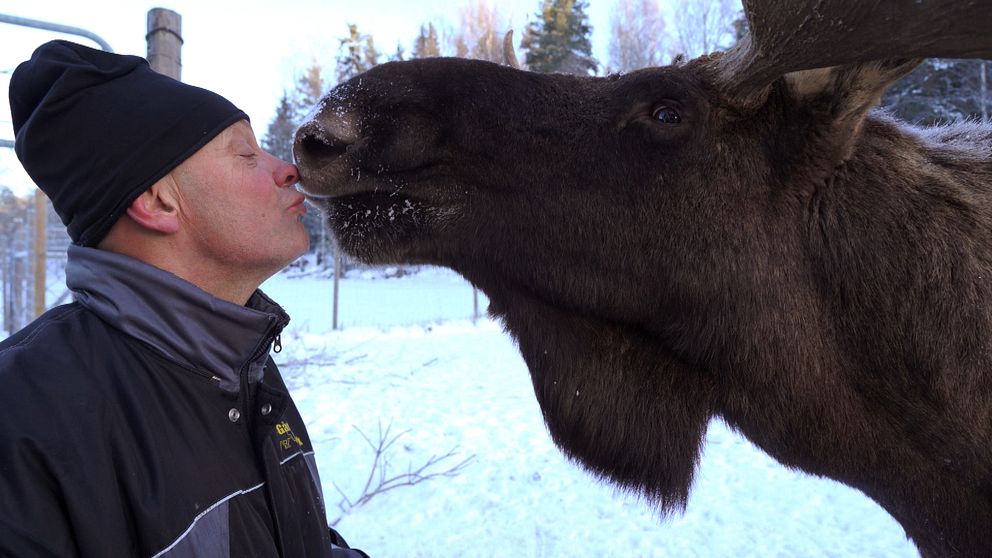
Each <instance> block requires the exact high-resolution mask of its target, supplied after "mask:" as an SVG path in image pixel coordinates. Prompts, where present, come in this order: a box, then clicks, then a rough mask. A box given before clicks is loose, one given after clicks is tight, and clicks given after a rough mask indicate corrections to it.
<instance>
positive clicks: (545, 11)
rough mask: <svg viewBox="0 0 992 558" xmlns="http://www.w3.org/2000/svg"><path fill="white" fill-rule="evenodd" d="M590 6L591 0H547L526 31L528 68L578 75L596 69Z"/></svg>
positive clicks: (524, 42)
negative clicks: (588, 9) (588, 10)
mask: <svg viewBox="0 0 992 558" xmlns="http://www.w3.org/2000/svg"><path fill="white" fill-rule="evenodd" d="M587 7H588V1H587V0H543V3H542V6H541V12H540V13H539V14H537V19H536V20H535V21H532V22H530V23H529V24H528V25H527V29H526V30H525V32H524V39H523V45H522V46H523V48H524V50H526V51H527V55H526V58H525V60H526V64H527V67H528V68H530V69H531V70H532V71H535V72H543V73H551V72H557V73H565V74H576V75H588V74H589V73H591V72H595V71H596V67H597V66H598V63H597V62H596V59H595V58H593V56H592V41H591V39H590V37H591V36H592V26H591V25H589V18H588V16H587V15H586V8H587Z"/></svg>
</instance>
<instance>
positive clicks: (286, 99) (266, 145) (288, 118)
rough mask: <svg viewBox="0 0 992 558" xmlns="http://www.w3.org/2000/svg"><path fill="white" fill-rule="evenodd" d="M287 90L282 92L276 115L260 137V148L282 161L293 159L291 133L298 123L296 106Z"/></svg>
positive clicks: (294, 130)
mask: <svg viewBox="0 0 992 558" xmlns="http://www.w3.org/2000/svg"><path fill="white" fill-rule="evenodd" d="M294 105H295V103H294V102H293V99H291V98H290V95H289V93H288V92H286V91H283V92H282V98H281V99H279V108H277V109H276V115H275V116H274V117H273V118H272V121H271V122H269V127H268V129H267V130H266V132H265V137H263V138H262V149H264V150H266V151H268V152H269V153H271V154H273V155H275V156H276V157H279V158H280V159H282V160H283V161H292V160H293V134H294V133H295V132H296V128H297V127H298V125H299V122H298V119H297V117H296V112H297V111H296V107H295V106H294Z"/></svg>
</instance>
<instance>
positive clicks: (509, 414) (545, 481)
mask: <svg viewBox="0 0 992 558" xmlns="http://www.w3.org/2000/svg"><path fill="white" fill-rule="evenodd" d="M331 285H332V283H331V281H330V280H329V279H326V278H317V277H313V276H311V277H304V278H295V279H294V278H289V277H288V276H287V275H286V274H283V275H279V276H277V277H275V278H273V279H271V280H269V281H268V282H267V283H266V284H265V285H263V287H262V288H263V290H265V291H266V292H267V293H268V294H270V295H271V296H272V297H273V298H275V299H276V300H277V301H279V302H280V303H282V304H283V306H285V307H286V309H287V310H288V311H289V313H290V314H291V315H292V316H293V322H292V323H291V324H290V325H289V327H288V328H287V330H286V332H284V334H283V337H282V343H283V351H282V353H280V354H278V355H275V357H276V361H277V362H278V363H279V364H280V366H281V368H282V371H283V374H284V375H285V376H286V379H287V382H288V384H289V385H290V388H291V389H292V391H293V395H294V397H295V399H296V402H297V404H298V405H299V407H300V410H301V412H302V413H303V416H304V418H305V419H306V420H307V422H308V427H309V431H310V436H311V437H312V438H313V440H314V443H315V446H316V453H317V461H318V463H319V465H320V474H321V478H322V482H323V485H324V493H325V495H326V496H327V500H328V503H329V509H328V515H329V516H330V518H331V519H334V518H335V517H337V516H340V515H341V513H340V511H339V509H338V507H337V503H338V502H339V501H340V500H341V496H340V494H339V491H338V489H339V488H340V490H341V491H342V492H343V493H344V494H346V495H348V497H349V498H351V499H355V498H356V497H357V496H358V495H359V494H360V492H361V488H362V486H363V485H364V484H365V480H366V477H367V476H368V473H369V469H370V465H371V463H372V458H373V453H372V450H371V449H370V448H369V445H368V443H367V442H366V441H365V439H364V438H363V437H362V434H361V433H360V432H359V430H360V431H361V432H364V433H365V435H367V436H370V437H372V439H373V441H374V440H375V439H376V437H377V434H378V429H379V427H380V425H381V426H382V427H383V428H385V427H386V426H387V425H391V428H392V432H393V433H400V432H405V434H403V435H402V436H401V437H400V438H399V439H398V440H397V441H396V443H395V445H394V446H393V447H392V448H391V449H390V451H389V452H388V454H387V455H388V458H389V459H390V462H391V469H390V471H391V472H393V473H404V472H406V471H407V468H408V467H414V468H416V467H418V466H420V465H422V464H423V463H424V462H426V461H427V460H428V459H430V458H431V457H432V456H437V455H443V454H445V453H447V452H448V451H449V450H451V449H453V448H457V455H455V456H454V457H453V458H451V459H449V460H447V461H443V462H442V463H441V464H440V466H439V467H436V468H434V469H432V470H435V471H439V470H443V469H444V468H445V465H447V466H453V465H456V464H457V463H459V462H460V461H462V460H463V459H465V458H468V457H471V461H469V462H468V464H467V465H466V466H465V467H464V469H463V470H462V471H461V473H460V474H459V475H458V476H455V477H441V478H435V479H431V480H429V481H426V482H424V483H421V484H418V485H416V486H409V487H401V488H397V489H395V490H393V491H390V492H387V493H384V494H381V495H378V496H376V497H374V498H373V499H372V500H371V501H369V503H368V504H366V505H364V506H361V507H358V508H356V509H353V510H351V512H350V513H348V514H345V515H344V516H343V517H342V518H341V521H340V523H338V525H337V528H338V529H339V530H340V531H341V532H342V534H343V535H344V536H345V537H346V538H347V539H348V540H349V542H350V543H351V544H352V545H353V546H356V547H359V548H362V549H363V550H365V551H366V552H368V553H369V554H370V555H371V556H373V557H377V558H383V557H405V558H409V557H417V556H424V557H428V556H429V557H473V556H479V557H489V556H493V557H502V556H512V557H518V556H519V557H553V556H561V557H586V556H589V557H592V556H610V557H612V556H625V557H626V556H633V557H636V556H644V557H649V556H652V557H653V556H658V557H680V558H681V557H694V556H698V557H705V558H721V557H728V558H729V557H743V556H753V557H762V558H768V557H804V558H805V557H820V556H824V557H827V556H829V557H841V556H845V557H846V556H850V557H903V556H917V553H916V551H915V548H914V547H913V545H912V544H910V543H909V542H908V541H907V540H906V538H905V535H904V533H903V531H902V529H901V528H900V526H899V525H898V524H897V523H896V522H895V521H894V520H893V519H891V518H890V517H889V516H888V515H887V514H886V513H885V512H884V511H883V510H882V509H881V508H880V507H879V506H878V505H876V504H875V503H874V502H872V501H871V500H869V499H868V498H866V497H865V496H863V495H862V494H861V493H860V492H857V491H855V490H852V489H850V488H847V487H845V486H843V485H840V484H838V483H835V482H833V481H830V480H826V479H821V478H814V477H810V476H807V475H804V474H801V473H797V472H793V471H790V470H788V469H786V468H784V467H782V466H781V465H779V464H777V463H776V462H775V461H774V460H772V459H771V458H769V457H767V456H766V455H764V454H763V453H761V452H760V451H759V450H757V449H756V448H755V447H754V446H752V445H751V444H750V443H749V442H747V441H746V440H744V439H743V438H742V437H740V436H739V435H737V434H735V433H734V432H732V431H730V430H729V429H728V428H727V427H726V425H724V424H722V423H720V422H714V423H713V424H711V425H710V429H709V432H708V434H707V442H706V447H705V453H704V456H703V459H702V464H701V467H700V469H699V472H698V474H697V477H696V482H695V486H694V490H693V492H692V495H691V497H690V500H689V506H688V509H687V511H686V513H685V514H684V515H682V516H677V517H670V518H667V519H664V518H660V517H658V515H657V513H656V512H654V511H653V510H652V509H651V508H650V507H649V506H648V505H646V504H644V503H643V502H641V501H639V500H638V499H637V498H634V497H631V496H628V495H625V494H620V493H617V492H616V491H615V490H613V489H612V488H611V487H609V486H607V485H604V484H602V483H600V482H599V481H597V480H596V479H595V478H593V477H592V476H591V475H589V474H588V473H586V472H584V471H583V470H582V469H581V468H580V467H578V466H577V465H575V464H573V463H570V462H569V461H567V460H566V459H565V458H564V457H562V455H561V454H560V453H559V451H558V450H557V449H556V448H555V447H554V445H553V444H552V443H551V441H550V438H549V436H548V433H547V431H546V430H545V427H544V424H543V422H542V419H541V413H540V410H539V409H538V406H537V402H536V400H535V399H534V395H533V392H532V390H531V384H530V378H529V375H528V372H527V368H526V366H525V365H524V363H523V360H522V359H521V357H520V355H519V354H518V352H517V349H516V347H515V346H514V344H513V341H512V340H511V339H510V338H509V337H508V336H507V335H506V334H504V333H503V332H502V330H501V328H500V326H499V324H497V323H494V322H492V321H489V320H487V319H482V320H480V321H479V322H478V323H474V324H473V323H472V321H471V317H472V308H473V307H472V289H471V287H470V286H469V285H467V284H466V283H465V282H464V281H462V280H461V279H460V278H459V277H458V276H457V275H454V274H453V273H450V272H447V271H445V270H437V269H427V270H424V271H422V272H421V273H418V274H416V275H414V276H408V277H403V278H399V279H383V278H376V276H374V275H372V276H366V277H364V278H362V277H349V278H346V279H343V280H342V281H341V297H340V301H339V308H340V323H341V324H343V327H342V329H340V330H339V331H332V330H331V325H330V324H331V319H330V316H331V307H332V298H331V290H332V289H331ZM480 299H481V300H480V308H481V309H482V310H483V313H484V309H485V304H486V302H485V300H484V297H481V296H480ZM428 472H429V471H428Z"/></svg>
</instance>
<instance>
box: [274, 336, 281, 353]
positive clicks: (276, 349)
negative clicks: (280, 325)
mask: <svg viewBox="0 0 992 558" xmlns="http://www.w3.org/2000/svg"><path fill="white" fill-rule="evenodd" d="M272 352H274V353H281V352H282V334H281V333H277V334H276V338H275V340H274V341H272Z"/></svg>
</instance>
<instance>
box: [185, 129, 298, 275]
mask: <svg viewBox="0 0 992 558" xmlns="http://www.w3.org/2000/svg"><path fill="white" fill-rule="evenodd" d="M174 177H175V180H176V183H177V184H178V188H179V194H180V203H179V205H180V219H181V220H182V225H181V226H182V227H183V229H185V230H186V231H187V232H188V233H189V235H190V240H191V241H192V246H193V247H194V249H195V250H197V251H198V252H199V256H201V257H202V258H203V259H204V265H205V266H206V265H209V266H215V271H216V273H218V274H231V273H233V274H236V275H235V276H234V277H239V276H242V275H243V277H240V278H255V277H258V279H259V282H261V281H262V280H264V279H265V278H267V277H269V276H270V275H272V274H273V273H275V272H276V271H278V270H280V269H282V268H283V267H285V266H286V265H287V264H288V263H290V262H292V261H293V260H294V259H296V258H297V257H299V256H300V255H302V254H303V253H304V252H306V251H307V248H308V247H309V243H310V239H309V236H308V235H307V231H306V229H305V228H304V226H303V222H302V216H303V214H304V213H306V207H305V206H304V205H303V200H304V197H303V195H302V194H301V193H299V192H297V191H296V189H295V188H293V187H292V186H293V185H295V184H296V182H297V180H298V177H299V173H298V171H297V169H296V166H295V165H292V164H290V163H287V162H285V161H282V160H280V159H278V158H276V157H273V156H272V155H269V154H268V153H266V152H265V151H263V150H262V149H261V148H260V147H259V146H258V143H256V141H255V134H254V132H252V129H251V126H250V125H249V124H248V123H247V122H246V121H240V122H237V123H235V124H232V125H231V126H230V127H228V128H227V129H226V130H224V131H223V132H221V133H220V134H219V135H218V136H217V137H215V138H214V139H213V140H211V141H210V142H209V143H208V144H207V145H205V146H204V147H203V148H201V149H200V150H199V151H197V152H196V153H194V154H193V156H191V157H190V158H189V159H187V160H186V161H184V162H183V163H182V164H181V165H179V166H178V167H176V169H175V171H174Z"/></svg>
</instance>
